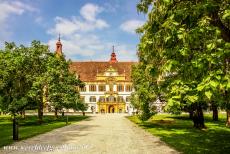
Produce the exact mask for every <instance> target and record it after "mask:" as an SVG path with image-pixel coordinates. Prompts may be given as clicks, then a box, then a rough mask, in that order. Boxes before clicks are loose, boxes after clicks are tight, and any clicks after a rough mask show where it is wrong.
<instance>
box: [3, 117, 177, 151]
mask: <svg viewBox="0 0 230 154" xmlns="http://www.w3.org/2000/svg"><path fill="white" fill-rule="evenodd" d="M124 116H125V115H123V114H105V115H100V114H99V115H95V116H92V117H90V118H89V119H88V120H84V121H81V122H79V123H75V124H72V125H69V126H66V127H62V128H59V129H56V130H53V131H51V132H48V133H45V134H41V135H38V136H35V137H32V138H29V139H27V140H22V141H19V142H16V143H14V144H12V145H11V146H6V147H4V148H5V149H3V148H2V149H1V150H0V153H4V154H8V153H9V154H16V153H21V154H22V153H23V154H25V153H36V154H43V153H46V154H47V153H60V154H61V153H69V154H75V153H81V154H107V153H108V154H155V153H156V154H161V153H162V154H167V153H170V154H171V153H178V152H176V151H175V150H173V149H172V148H170V147H168V146H167V145H166V144H164V143H163V142H161V141H160V140H159V138H157V137H154V136H152V135H151V134H149V133H148V132H146V131H144V130H143V129H141V128H139V127H138V126H136V125H135V124H133V123H132V122H130V121H129V120H128V119H126V118H125V117H124ZM10 148H11V149H10ZM12 148H15V149H17V150H12Z"/></svg>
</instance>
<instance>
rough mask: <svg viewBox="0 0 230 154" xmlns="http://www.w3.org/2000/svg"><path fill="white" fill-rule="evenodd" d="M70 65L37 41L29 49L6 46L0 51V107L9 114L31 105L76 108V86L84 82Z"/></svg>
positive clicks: (62, 57) (77, 99)
mask: <svg viewBox="0 0 230 154" xmlns="http://www.w3.org/2000/svg"><path fill="white" fill-rule="evenodd" d="M69 64H70V62H69V61H66V60H65V58H64V56H61V57H58V56H56V55H55V53H51V52H50V51H49V49H48V46H46V45H42V44H41V43H40V42H39V41H33V42H32V43H31V46H30V47H24V46H23V45H21V46H19V47H17V46H16V45H15V44H14V43H6V46H5V50H3V51H0V108H1V109H2V110H3V111H4V112H7V113H11V114H12V115H16V114H18V113H19V112H21V111H23V110H25V109H26V108H27V107H31V105H32V106H34V107H35V108H38V110H42V106H43V105H44V104H43V103H44V102H47V101H49V102H50V104H51V105H52V106H53V107H54V108H55V109H58V110H62V109H63V108H75V104H76V103H78V102H79V100H80V95H79V93H78V92H77V91H76V86H80V85H82V84H83V83H82V82H81V81H80V80H78V79H76V76H75V75H74V74H73V73H71V72H70V71H69Z"/></svg>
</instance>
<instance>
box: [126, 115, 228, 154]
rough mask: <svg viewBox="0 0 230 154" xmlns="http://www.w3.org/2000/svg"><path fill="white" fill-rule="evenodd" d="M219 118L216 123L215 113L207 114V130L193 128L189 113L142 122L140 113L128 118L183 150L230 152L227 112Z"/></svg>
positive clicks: (184, 151) (191, 152) (215, 152)
mask: <svg viewBox="0 0 230 154" xmlns="http://www.w3.org/2000/svg"><path fill="white" fill-rule="evenodd" d="M219 117H220V120H219V121H218V122H213V121H212V115H211V114H205V124H206V126H207V129H205V130H198V129H195V128H193V122H192V121H191V120H190V119H188V115H180V116H176V115H170V114H158V115H155V116H153V117H152V118H151V119H149V120H148V121H146V122H141V121H140V120H139V119H138V118H137V116H132V117H128V119H130V120H131V121H133V122H134V123H136V124H138V125H139V126H140V127H142V128H144V129H146V130H147V131H149V132H150V133H152V134H153V135H156V136H159V137H160V139H161V140H162V141H164V142H165V143H167V144H168V145H169V146H171V147H173V148H174V149H176V150H178V151H180V152H182V153H186V154H187V153H189V154H195V153H202V154H203V153H207V154H210V153H213V154H224V153H230V128H226V127H225V120H226V115H225V114H220V115H219Z"/></svg>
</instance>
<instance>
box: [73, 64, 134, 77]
mask: <svg viewBox="0 0 230 154" xmlns="http://www.w3.org/2000/svg"><path fill="white" fill-rule="evenodd" d="M135 63H137V62H117V63H109V62H95V61H88V62H72V63H71V65H70V71H72V72H76V73H77V74H78V75H80V79H81V80H82V81H85V82H87V81H96V75H97V73H104V72H105V71H106V70H107V69H108V68H109V67H110V66H112V67H113V68H114V69H116V70H117V71H118V74H124V72H125V76H126V80H125V81H131V68H132V65H133V64H135Z"/></svg>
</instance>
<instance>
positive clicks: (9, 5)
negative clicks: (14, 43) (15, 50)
mask: <svg viewBox="0 0 230 154" xmlns="http://www.w3.org/2000/svg"><path fill="white" fill-rule="evenodd" d="M0 10H1V11H0V40H2V39H6V38H7V37H8V36H9V35H10V34H11V32H10V31H9V30H8V28H9V26H10V25H8V20H9V18H10V17H11V16H12V15H22V14H23V13H25V12H37V11H38V10H37V9H36V8H34V7H32V6H31V5H28V4H25V3H22V2H20V1H6V0H0Z"/></svg>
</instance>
